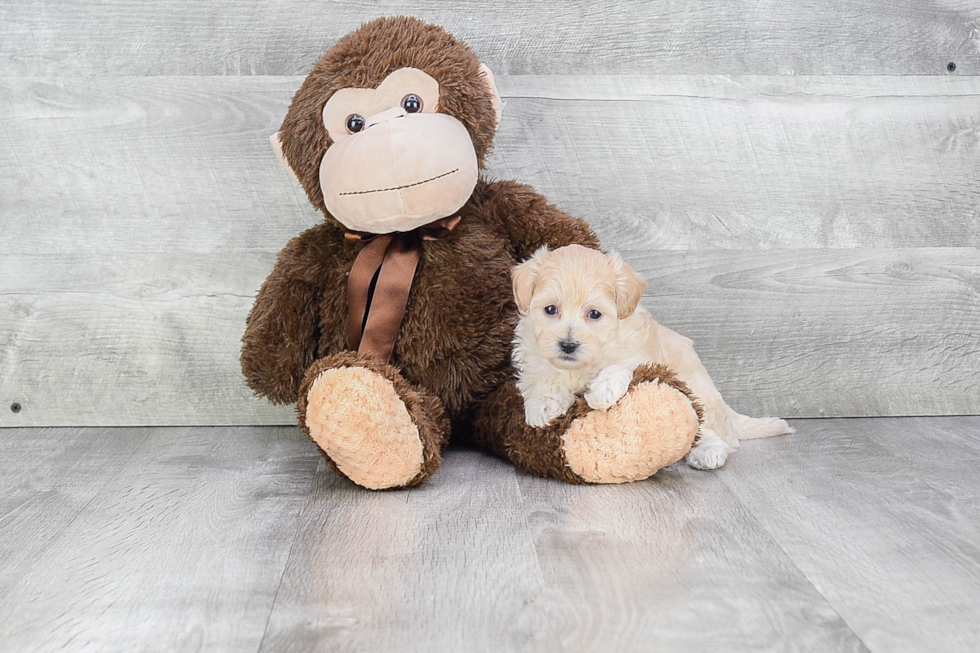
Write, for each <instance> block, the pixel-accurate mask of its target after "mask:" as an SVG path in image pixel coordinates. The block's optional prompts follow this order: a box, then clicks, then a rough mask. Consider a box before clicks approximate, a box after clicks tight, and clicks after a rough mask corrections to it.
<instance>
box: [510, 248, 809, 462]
mask: <svg viewBox="0 0 980 653" xmlns="http://www.w3.org/2000/svg"><path fill="white" fill-rule="evenodd" d="M513 278H514V296H515V298H516V300H517V306H518V309H519V310H520V313H521V318H520V322H519V323H518V326H517V331H516V334H515V340H514V352H513V360H514V365H515V366H516V368H517V370H518V387H519V388H520V391H521V394H522V395H523V397H524V407H525V418H526V420H527V423H528V424H529V425H531V426H544V425H546V424H548V422H550V421H551V420H552V419H554V418H556V417H558V416H560V415H563V414H564V413H565V412H566V411H567V410H568V409H569V408H570V407H571V406H572V404H573V403H574V402H575V397H576V396H578V395H584V396H585V400H586V401H587V402H588V404H589V406H591V407H592V408H594V409H598V410H607V409H609V408H611V407H612V406H614V405H615V404H616V402H617V401H619V399H620V398H621V397H622V396H623V395H624V394H625V393H626V391H627V389H628V388H629V384H630V381H631V380H632V378H633V370H634V369H636V367H637V366H639V365H641V364H643V363H662V364H664V365H666V366H668V367H670V368H671V369H672V370H674V372H675V373H676V374H677V376H678V377H679V378H680V379H681V380H682V381H684V382H685V383H686V384H687V385H688V387H689V388H690V389H691V391H692V392H693V393H694V394H695V395H696V396H697V397H698V399H699V401H700V402H701V405H702V406H703V407H704V419H703V421H702V423H701V428H700V430H699V433H698V440H697V444H695V446H694V448H693V449H692V450H691V452H690V453H689V454H688V456H687V463H688V464H689V465H690V466H691V467H695V468H697V469H715V468H717V467H721V466H722V465H724V464H725V461H726V460H727V459H728V456H729V454H731V453H732V452H733V451H734V450H735V449H736V448H737V447H738V441H739V438H742V439H748V438H763V437H769V436H774V435H782V434H785V433H792V432H793V429H792V428H791V427H790V426H789V425H788V424H787V423H786V422H785V421H784V420H781V419H778V418H772V417H769V418H762V419H755V418H751V417H747V416H745V415H740V414H738V413H736V412H735V411H734V410H732V409H731V408H730V407H729V406H728V405H727V404H726V403H725V401H724V400H723V399H722V397H721V394H720V393H719V392H718V389H717V388H716V387H715V384H714V383H713V382H712V380H711V377H710V376H709V375H708V371H707V370H706V369H705V367H704V365H702V364H701V359H700V358H698V355H697V352H695V351H694V343H693V342H692V341H691V340H690V339H689V338H685V337H684V336H682V335H680V334H679V333H677V332H675V331H672V330H671V329H668V328H667V327H665V326H663V325H661V324H658V323H657V321H656V320H654V319H653V317H652V316H651V315H650V313H649V312H647V311H646V310H645V309H643V308H642V307H640V306H639V301H640V297H641V296H642V294H643V291H644V290H645V289H646V282H645V281H644V280H643V278H642V277H640V276H639V275H638V274H637V273H636V272H635V271H633V269H632V268H630V267H629V266H628V265H626V264H625V263H624V262H623V261H622V259H621V258H620V257H619V256H618V255H617V254H615V253H612V254H608V255H606V254H602V253H601V252H598V251H596V250H593V249H588V248H586V247H582V246H580V245H570V246H568V247H562V248H559V249H556V250H554V251H549V250H548V249H547V248H541V249H540V250H538V251H537V252H535V254H534V256H532V257H531V258H530V259H529V260H527V261H526V262H524V263H522V264H521V265H519V266H517V267H516V268H515V269H514V273H513Z"/></svg>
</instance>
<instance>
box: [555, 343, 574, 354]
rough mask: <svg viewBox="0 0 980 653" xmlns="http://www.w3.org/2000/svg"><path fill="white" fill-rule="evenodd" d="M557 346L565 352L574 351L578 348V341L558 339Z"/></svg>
mask: <svg viewBox="0 0 980 653" xmlns="http://www.w3.org/2000/svg"><path fill="white" fill-rule="evenodd" d="M558 347H559V348H560V349H561V350H562V352H564V353H566V354H571V353H574V352H575V350H576V349H578V343H577V342H575V341H574V340H560V341H559V342H558Z"/></svg>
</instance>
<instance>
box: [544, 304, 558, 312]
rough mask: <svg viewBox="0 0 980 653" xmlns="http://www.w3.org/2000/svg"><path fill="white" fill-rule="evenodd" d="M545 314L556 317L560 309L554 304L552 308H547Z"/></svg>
mask: <svg viewBox="0 0 980 653" xmlns="http://www.w3.org/2000/svg"><path fill="white" fill-rule="evenodd" d="M544 312H545V313H547V314H548V315H555V314H557V313H558V307H557V306H555V305H554V304H551V305H550V306H545V307H544Z"/></svg>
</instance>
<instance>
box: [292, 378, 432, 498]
mask: <svg viewBox="0 0 980 653" xmlns="http://www.w3.org/2000/svg"><path fill="white" fill-rule="evenodd" d="M307 402H308V404H307V407H306V426H307V428H308V429H309V431H310V437H312V438H313V441H314V442H316V443H317V444H318V445H319V446H320V448H322V449H323V450H324V451H325V452H326V453H327V455H328V456H330V459H331V460H333V462H334V464H336V465H337V467H338V468H339V469H340V471H341V472H343V473H344V475H346V476H347V478H349V479H350V480H351V481H353V482H354V483H357V484H358V485H361V486H363V487H366V488H368V489H371V490H383V489H387V488H392V487H401V486H404V485H407V484H408V482H409V481H411V480H412V479H414V478H415V477H416V476H418V474H419V472H420V471H421V470H422V463H423V453H422V440H421V439H420V438H419V430H418V427H417V426H416V425H415V423H414V422H413V421H412V418H411V417H409V414H408V409H407V408H406V407H405V404H404V403H403V402H402V400H401V398H400V397H399V396H398V393H397V392H396V391H395V387H394V386H393V385H392V383H391V381H389V380H388V379H386V378H385V377H383V376H381V375H380V374H377V373H375V372H372V371H371V370H369V369H366V368H363V367H339V368H333V369H329V370H326V371H325V372H323V373H321V374H320V375H319V376H318V377H317V378H316V380H315V381H314V382H313V385H312V386H311V388H310V391H309V393H308V394H307Z"/></svg>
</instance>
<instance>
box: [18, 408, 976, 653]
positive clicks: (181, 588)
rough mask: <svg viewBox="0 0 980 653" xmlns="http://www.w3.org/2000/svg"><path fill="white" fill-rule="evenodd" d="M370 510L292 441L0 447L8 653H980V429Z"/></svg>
mask: <svg viewBox="0 0 980 653" xmlns="http://www.w3.org/2000/svg"><path fill="white" fill-rule="evenodd" d="M794 426H796V427H797V429H798V433H797V434H796V435H794V436H790V437H785V438H778V439H773V440H763V441H753V442H747V443H744V444H743V446H742V449H741V450H740V451H739V452H738V453H737V454H735V455H734V456H733V457H732V459H731V461H730V463H729V464H728V466H726V467H725V468H723V469H721V470H718V471H716V472H707V473H706V472H697V471H695V470H692V469H689V468H687V467H686V466H685V465H683V464H681V465H675V466H674V467H671V468H669V469H667V470H664V471H662V472H661V473H660V474H658V475H657V476H656V477H655V478H654V479H652V480H650V481H646V482H642V483H635V484H632V485H626V486H614V487H576V486H569V485H565V484H562V483H558V482H553V481H548V480H542V479H537V478H532V477H529V476H526V475H524V474H522V473H520V472H517V471H515V470H514V469H513V468H512V467H510V466H509V465H507V464H506V463H503V462H500V461H497V460H495V459H493V458H490V457H487V456H485V455H483V454H480V453H478V452H472V451H464V450H454V451H451V452H450V453H449V454H448V455H447V457H446V461H445V463H444V465H443V467H442V469H441V470H440V471H439V473H438V474H436V476H434V477H433V479H432V480H431V481H430V482H429V483H428V484H427V485H425V486H423V487H420V488H416V489H413V490H411V491H407V492H388V493H369V492H365V491H362V490H360V489H358V488H356V487H354V486H352V485H350V484H349V483H347V482H345V481H342V480H340V479H338V478H336V477H335V476H334V475H333V474H332V473H331V472H330V471H329V469H328V468H327V467H326V465H325V464H324V463H323V462H322V460H321V459H320V458H319V456H318V455H317V453H316V451H315V450H314V448H313V446H312V445H311V444H309V442H308V441H307V440H305V438H304V436H303V435H302V434H301V433H300V432H299V431H298V430H296V429H293V428H284V427H212V428H198V427H180V428H174V427H171V428H139V429H97V428H92V429H70V428H57V429H22V428H18V429H0V615H3V618H2V619H0V650H3V651H59V650H71V651H167V652H172V651H191V650H193V651H198V650H200V651H205V650H206V651H226V650H227V651H275V652H279V651H314V650H325V651H326V650H329V651H348V650H350V651H413V650H425V651H461V650H473V651H647V650H657V651H708V650H719V651H720V650H724V651H875V652H879V651H882V652H884V651H944V652H947V651H974V650H977V649H978V647H980V623H978V621H977V620H976V614H978V613H980V538H978V536H980V512H978V507H980V476H978V474H977V473H976V469H977V467H978V463H980V417H944V418H878V419H838V420H799V421H796V422H794Z"/></svg>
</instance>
